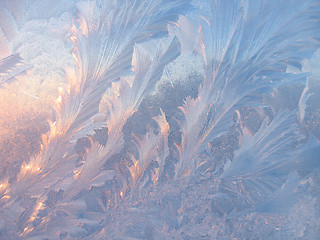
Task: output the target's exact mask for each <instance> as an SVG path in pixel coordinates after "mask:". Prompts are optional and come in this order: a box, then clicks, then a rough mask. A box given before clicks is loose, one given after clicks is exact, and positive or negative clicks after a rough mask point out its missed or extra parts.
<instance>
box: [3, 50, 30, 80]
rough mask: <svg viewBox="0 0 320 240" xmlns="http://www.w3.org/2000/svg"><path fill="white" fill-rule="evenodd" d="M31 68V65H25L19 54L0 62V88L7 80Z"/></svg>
mask: <svg viewBox="0 0 320 240" xmlns="http://www.w3.org/2000/svg"><path fill="white" fill-rule="evenodd" d="M30 68H32V65H29V64H25V63H23V61H22V58H21V57H20V54H19V53H16V54H13V55H11V56H9V57H6V58H4V59H1V60H0V86H1V85H3V83H4V82H7V81H8V80H9V79H11V78H14V77H15V76H17V75H18V74H20V73H23V72H25V71H26V70H28V69H30Z"/></svg>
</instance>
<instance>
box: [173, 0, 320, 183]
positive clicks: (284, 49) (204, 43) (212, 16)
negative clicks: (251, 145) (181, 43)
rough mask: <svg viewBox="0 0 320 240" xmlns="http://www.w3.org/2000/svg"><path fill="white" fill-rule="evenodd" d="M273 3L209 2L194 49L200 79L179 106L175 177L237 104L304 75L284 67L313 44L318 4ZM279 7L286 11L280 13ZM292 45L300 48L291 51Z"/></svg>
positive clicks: (190, 167)
mask: <svg viewBox="0 0 320 240" xmlns="http://www.w3.org/2000/svg"><path fill="white" fill-rule="evenodd" d="M277 4H278V6H277V7H273V8H270V9H269V7H270V6H271V5H272V4H271V3H266V2H264V1H256V2H252V1H238V2H236V3H235V2H233V1H209V3H208V6H209V9H208V11H206V10H204V13H203V16H202V21H201V24H200V27H199V31H198V32H199V43H198V45H197V46H196V49H195V51H196V52H199V53H201V54H202V56H203V59H204V63H205V64H204V70H205V78H204V82H203V84H202V86H201V87H200V88H199V92H198V97H197V98H196V99H192V98H187V99H186V100H185V103H184V105H183V107H181V110H182V112H183V113H184V116H185V121H183V122H182V123H181V125H182V141H181V146H178V151H179V153H180V160H179V163H178V165H177V168H176V173H175V176H176V178H177V177H179V176H182V175H185V174H186V173H187V172H191V171H194V169H195V166H196V163H194V158H195V156H196V154H198V153H200V152H202V151H203V150H204V149H205V148H206V145H207V144H208V143H209V142H210V141H212V140H213V139H214V138H216V137H218V136H219V135H220V134H222V133H226V132H227V131H228V129H229V128H230V127H231V126H232V123H233V121H232V118H233V113H234V110H236V107H237V105H239V104H249V105H250V104H261V103H262V102H261V96H262V95H263V94H265V93H267V92H268V91H269V90H271V89H272V88H274V87H277V86H279V85H282V84H284V83H286V82H293V81H295V79H298V80H305V78H306V75H303V74H301V75H299V74H298V75H297V76H295V75H292V74H287V73H286V71H285V70H286V67H287V66H288V65H294V66H299V64H301V63H300V62H301V61H302V60H303V58H305V57H306V56H307V54H309V53H311V52H312V51H314V50H311V49H315V48H316V47H317V46H318V44H319V43H318V42H317V41H314V40H313V39H316V38H317V37H316V36H318V35H319V32H315V28H316V27H315V26H316V25H317V24H319V21H318V20H317V21H313V17H316V16H317V14H318V12H319V6H318V5H317V4H314V2H312V1H307V2H304V3H303V4H298V3H297V4H294V3H290V4H289V5H288V4H287V2H286V1H280V2H279V3H277ZM281 6H282V7H281ZM284 8H286V9H287V11H286V13H285V14H282V13H281V11H282V9H284ZM253 9H259V10H258V11H256V10H253ZM267 9H269V10H267ZM305 12H308V14H307V15H308V17H306V14H305ZM262 23H265V24H262ZM305 24H307V25H310V28H305V27H304V26H305ZM282 26H286V27H285V28H283V27H282ZM311 26H314V27H311ZM297 29H301V31H302V32H296V31H297ZM302 36H303V38H302ZM306 36H310V39H309V40H307V38H306ZM178 37H181V34H180V35H178ZM288 37H290V41H287V39H288ZM310 45H311V46H312V48H310ZM295 48H299V51H291V49H295ZM253 99H254V101H253Z"/></svg>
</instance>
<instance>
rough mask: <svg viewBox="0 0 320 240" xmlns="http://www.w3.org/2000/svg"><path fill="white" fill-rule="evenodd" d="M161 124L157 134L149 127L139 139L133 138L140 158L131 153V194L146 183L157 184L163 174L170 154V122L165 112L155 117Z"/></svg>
mask: <svg viewBox="0 0 320 240" xmlns="http://www.w3.org/2000/svg"><path fill="white" fill-rule="evenodd" d="M154 119H155V120H156V121H157V123H158V125H159V133H158V134H157V135H156V134H154V133H153V130H152V129H150V128H149V129H147V134H146V135H145V136H144V137H143V138H142V139H139V138H138V137H135V140H133V142H134V144H135V145H136V148H137V150H138V158H136V157H135V156H134V154H131V155H130V157H131V161H132V163H133V164H132V165H131V166H129V167H128V168H129V171H130V174H131V179H132V180H131V183H130V184H131V186H130V188H131V194H135V193H136V192H139V189H140V188H143V187H144V186H145V185H148V184H150V183H151V182H152V184H154V185H155V184H157V183H158V181H159V179H160V177H161V175H162V174H163V168H164V164H165V160H166V158H167V157H168V156H169V149H168V136H169V131H170V128H169V124H168V122H167V121H166V117H165V114H164V113H163V112H161V115H159V116H157V117H155V118H154Z"/></svg>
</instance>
